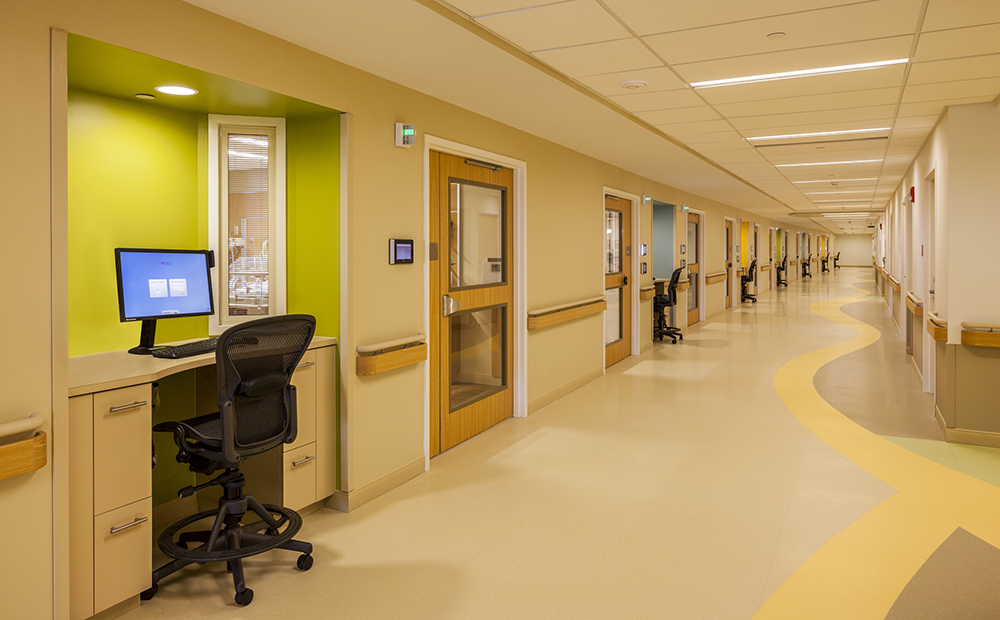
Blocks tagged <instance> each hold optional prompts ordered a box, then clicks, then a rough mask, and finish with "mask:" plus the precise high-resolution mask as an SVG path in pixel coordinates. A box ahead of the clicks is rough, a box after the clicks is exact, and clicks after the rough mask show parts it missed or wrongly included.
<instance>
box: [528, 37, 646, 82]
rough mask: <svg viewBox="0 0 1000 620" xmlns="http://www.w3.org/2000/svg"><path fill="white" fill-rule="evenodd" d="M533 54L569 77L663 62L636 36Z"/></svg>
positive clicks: (625, 69) (641, 67)
mask: <svg viewBox="0 0 1000 620" xmlns="http://www.w3.org/2000/svg"><path fill="white" fill-rule="evenodd" d="M534 55H535V57H537V58H538V59H539V60H543V61H545V62H546V63H548V64H550V65H552V66H553V67H555V68H556V69H557V70H559V71H562V72H563V73H565V74H566V75H568V76H570V77H582V76H585V75H598V74H601V73H614V72H616V71H629V70H631V69H645V68H650V67H657V66H663V63H662V62H660V61H659V59H657V58H656V56H653V54H651V53H650V51H649V50H648V49H646V48H645V47H644V46H643V45H642V43H639V41H637V40H636V39H622V40H620V41H606V42H604V43H591V44H590V45H580V46H577V47H566V48H562V49H558V50H548V51H544V52H535V53H534Z"/></svg>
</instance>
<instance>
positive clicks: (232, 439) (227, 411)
mask: <svg viewBox="0 0 1000 620" xmlns="http://www.w3.org/2000/svg"><path fill="white" fill-rule="evenodd" d="M219 417H220V418H221V422H222V456H223V457H225V459H226V461H227V462H229V463H239V462H240V455H239V453H238V452H236V418H235V417H234V416H233V401H231V400H227V401H226V402H225V404H223V405H222V407H220V408H219ZM230 429H231V430H230Z"/></svg>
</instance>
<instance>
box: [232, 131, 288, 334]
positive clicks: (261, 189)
mask: <svg viewBox="0 0 1000 620" xmlns="http://www.w3.org/2000/svg"><path fill="white" fill-rule="evenodd" d="M220 133H221V135H220V146H222V145H225V147H226V148H225V150H224V151H223V153H222V164H223V165H222V166H220V172H221V173H222V174H221V176H222V179H221V183H220V185H221V189H222V192H221V194H222V198H223V200H222V203H223V204H222V205H221V206H222V209H221V213H220V215H221V220H222V221H221V222H220V227H219V230H220V233H221V237H222V239H221V241H222V243H221V244H220V248H228V257H227V259H226V260H225V261H219V263H220V266H221V267H223V268H224V269H225V270H226V273H225V274H223V276H224V278H223V282H228V292H229V294H228V295H221V298H222V300H223V303H224V304H225V307H224V308H222V309H221V310H222V316H226V317H239V316H258V315H267V314H269V313H270V312H269V310H270V302H269V295H268V284H269V282H270V281H272V280H273V278H271V275H272V274H271V266H272V265H274V263H275V261H274V260H273V258H274V256H273V254H274V252H273V249H272V247H271V246H273V243H271V242H270V241H271V239H272V238H274V227H275V222H274V220H275V218H274V207H275V198H274V195H273V194H274V188H275V183H274V178H275V170H274V163H275V161H274V150H275V146H274V134H275V132H274V130H273V129H271V128H260V129H257V128H253V129H251V128H245V127H240V128H226V127H222V128H221V129H220ZM220 151H222V149H220Z"/></svg>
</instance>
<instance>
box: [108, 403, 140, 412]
mask: <svg viewBox="0 0 1000 620" xmlns="http://www.w3.org/2000/svg"><path fill="white" fill-rule="evenodd" d="M146 404H147V403H146V401H144V400H137V401H135V402H134V403H132V404H131V405H119V406H118V407H112V408H111V413H118V412H119V411H125V410H126V409H136V408H138V407H145V406H146Z"/></svg>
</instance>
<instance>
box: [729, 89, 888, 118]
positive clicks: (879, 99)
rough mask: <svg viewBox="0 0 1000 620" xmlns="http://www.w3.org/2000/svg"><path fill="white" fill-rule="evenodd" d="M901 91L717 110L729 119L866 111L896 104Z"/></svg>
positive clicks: (750, 103)
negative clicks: (846, 110)
mask: <svg viewBox="0 0 1000 620" xmlns="http://www.w3.org/2000/svg"><path fill="white" fill-rule="evenodd" d="M899 90H900V89H899V88H878V89H873V90H862V91H855V92H849V93H828V94H825V95H808V96H805V97H788V98H786V99H770V100H765V101H744V102H741V103H724V104H719V105H717V106H715V108H716V109H717V110H718V111H719V112H720V113H721V114H722V115H723V116H727V117H732V116H759V115H764V114H789V113H794V112H818V111H822V110H839V109H845V108H863V107H870V106H876V105H888V104H895V103H896V101H897V99H898V98H899Z"/></svg>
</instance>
